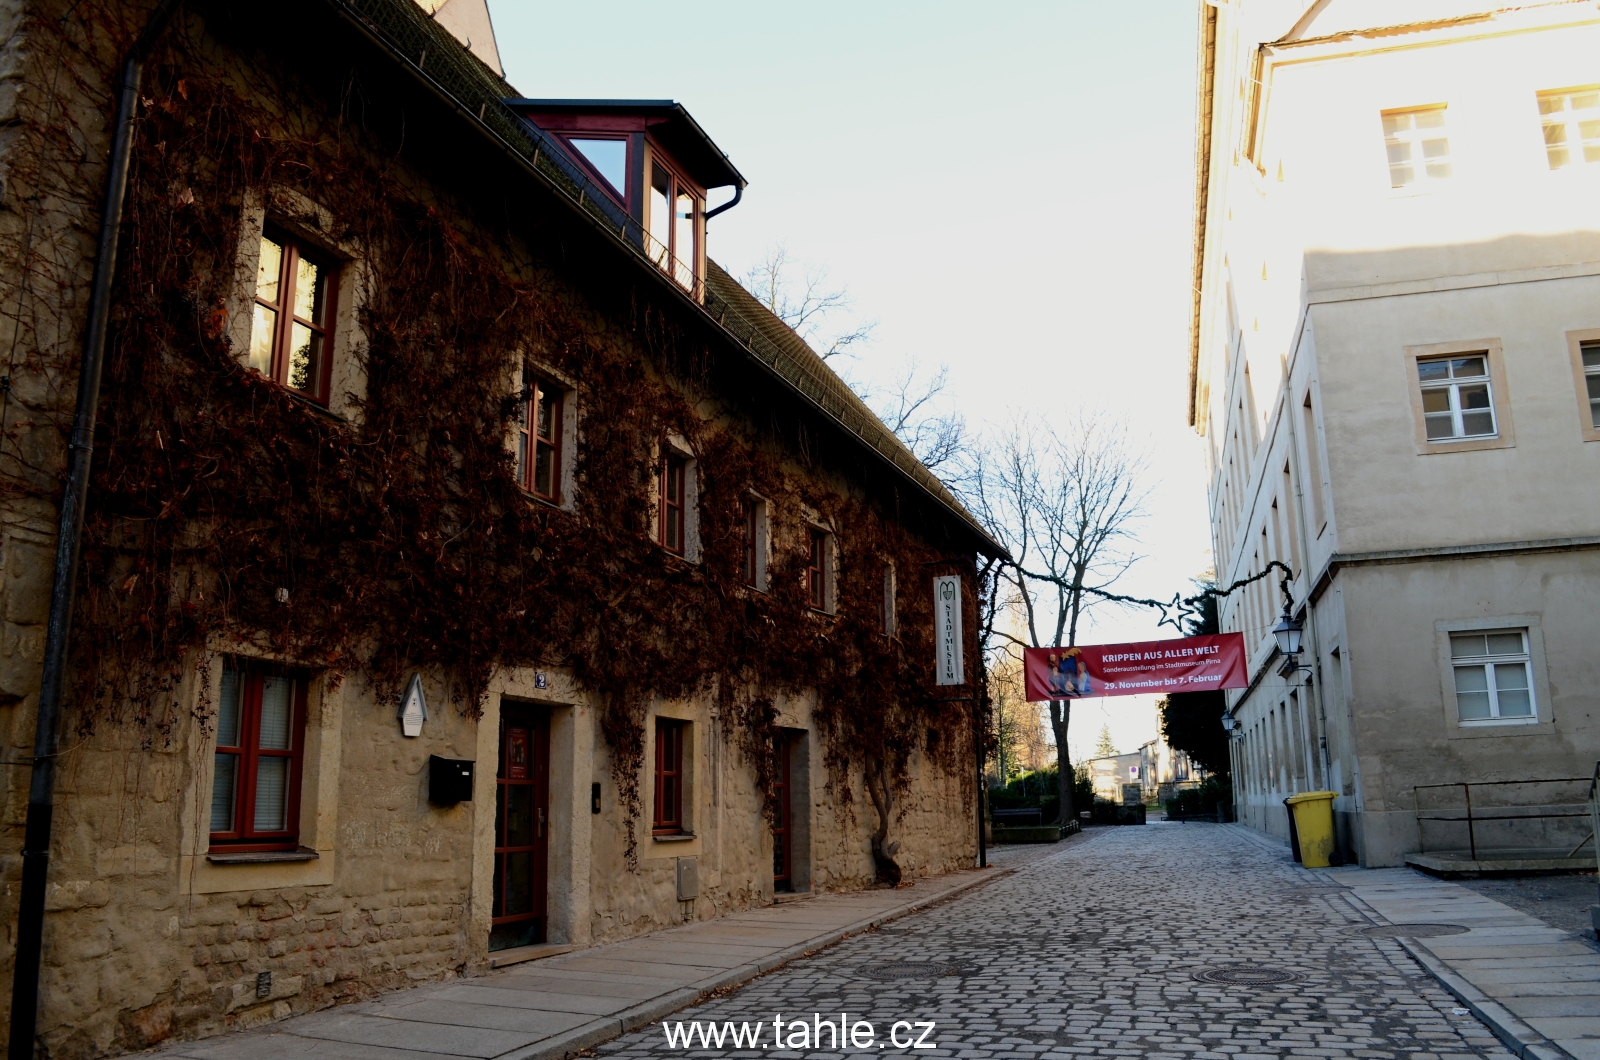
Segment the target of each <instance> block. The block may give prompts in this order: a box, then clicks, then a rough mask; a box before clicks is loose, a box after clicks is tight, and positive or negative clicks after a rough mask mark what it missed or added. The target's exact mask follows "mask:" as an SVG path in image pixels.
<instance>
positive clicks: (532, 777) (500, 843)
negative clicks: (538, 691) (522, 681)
mask: <svg viewBox="0 0 1600 1060" xmlns="http://www.w3.org/2000/svg"><path fill="white" fill-rule="evenodd" d="M495 796H496V798H495V818H494V918H493V921H492V924H493V927H492V928H491V929H490V932H489V948H490V949H491V950H504V949H510V948H511V947H513V946H529V945H532V944H534V943H537V942H544V941H545V890H546V887H545V884H546V880H545V876H546V869H547V866H548V864H549V854H550V827H549V818H550V715H549V713H548V712H547V711H543V710H532V709H528V708H519V707H515V706H512V705H509V704H508V705H505V706H503V707H502V709H501V713H500V772H499V774H498V776H497V778H496V782H495Z"/></svg>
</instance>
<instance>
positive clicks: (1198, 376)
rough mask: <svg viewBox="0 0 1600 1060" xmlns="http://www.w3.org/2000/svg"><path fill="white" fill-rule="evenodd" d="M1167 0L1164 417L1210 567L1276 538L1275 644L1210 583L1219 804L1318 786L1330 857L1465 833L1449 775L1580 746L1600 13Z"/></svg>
mask: <svg viewBox="0 0 1600 1060" xmlns="http://www.w3.org/2000/svg"><path fill="white" fill-rule="evenodd" d="M1199 12H1200V46H1201V62H1200V69H1201V83H1200V101H1201V102H1200V117H1199V160H1198V161H1199V170H1198V184H1197V194H1198V202H1197V231H1196V257H1195V276H1194V281H1195V292H1196V295H1195V304H1194V327H1193V334H1192V337H1193V347H1192V350H1191V362H1190V368H1191V382H1192V388H1191V406H1190V416H1191V422H1192V423H1193V425H1194V427H1195V429H1196V431H1197V432H1198V433H1199V434H1200V435H1201V436H1202V437H1203V438H1204V439H1205V443H1206V445H1205V449H1206V454H1207V459H1208V462H1209V476H1210V478H1209V490H1210V516H1211V527H1212V536H1213V542H1214V554H1215V556H1216V559H1217V574H1218V581H1219V582H1220V583H1223V584H1227V583H1229V582H1232V581H1234V580H1235V579H1236V578H1240V577H1244V576H1247V575H1250V574H1253V573H1256V572H1258V571H1261V570H1262V569H1263V568H1264V565H1266V564H1267V563H1269V562H1270V561H1272V560H1279V561H1281V562H1283V563H1285V564H1287V565H1288V566H1289V567H1290V568H1292V569H1293V571H1294V579H1293V582H1292V584H1291V586H1290V591H1291V595H1292V603H1291V605H1290V611H1291V615H1292V617H1293V618H1294V619H1295V620H1296V621H1298V622H1299V623H1301V625H1302V626H1303V628H1304V639H1305V643H1304V649H1303V651H1302V653H1301V654H1300V655H1299V656H1298V658H1297V659H1295V660H1292V661H1290V660H1286V659H1285V658H1284V657H1283V656H1281V655H1280V654H1279V652H1278V649H1277V647H1276V646H1275V642H1274V638H1273V636H1272V634H1271V630H1272V628H1273V626H1274V625H1275V624H1276V623H1277V622H1278V621H1279V618H1280V616H1281V613H1282V612H1283V601H1282V596H1281V594H1280V592H1279V590H1278V585H1277V582H1278V576H1277V575H1276V574H1275V575H1274V576H1273V577H1272V578H1270V579H1266V580H1263V581H1259V582H1257V583H1255V584H1254V585H1252V586H1250V587H1249V588H1248V589H1247V590H1245V591H1243V592H1239V593H1235V594H1234V595H1232V596H1230V597H1229V598H1228V599H1227V600H1226V601H1224V603H1223V607H1222V613H1221V621H1222V628H1223V629H1224V630H1225V631H1235V632H1242V633H1243V634H1244V635H1245V638H1246V644H1247V649H1248V651H1249V654H1250V660H1251V661H1250V678H1251V683H1250V686H1249V687H1248V688H1245V689H1242V690H1238V691H1233V692H1230V693H1229V694H1228V709H1229V711H1230V713H1231V715H1232V717H1233V719H1234V720H1235V722H1236V728H1235V734H1236V736H1237V737H1238V738H1237V739H1236V740H1235V742H1234V743H1233V782H1234V787H1235V792H1236V800H1237V808H1238V812H1239V816H1240V819H1241V820H1242V821H1244V822H1245V823H1248V824H1250V825H1252V826H1253V827H1256V828H1260V829H1264V830H1267V831H1270V832H1272V833H1274V834H1277V835H1280V836H1281V835H1285V834H1286V832H1287V820H1286V814H1285V810H1284V808H1283V805H1282V800H1283V798H1284V797H1285V796H1286V795H1289V794H1291V793H1294V792H1299V791H1307V790H1319V789H1326V790H1332V791H1335V792H1337V793H1338V798H1337V800H1336V803H1335V809H1336V813H1337V819H1338V827H1339V836H1340V841H1341V845H1342V847H1343V850H1344V853H1345V855H1346V856H1347V857H1353V858H1357V859H1359V860H1360V862H1361V863H1362V864H1365V865H1374V866H1376V865H1394V864H1398V863H1401V862H1403V861H1404V859H1405V857H1406V856H1407V855H1408V854H1415V853H1416V852H1418V851H1420V850H1422V849H1423V848H1424V847H1425V846H1426V847H1428V848H1429V849H1446V848H1451V847H1455V846H1459V847H1460V848H1463V849H1465V848H1466V846H1467V843H1468V841H1469V840H1468V836H1467V834H1466V831H1465V829H1464V828H1462V827H1460V826H1459V825H1451V824H1448V823H1441V822H1438V821H1433V820H1431V819H1430V814H1429V813H1428V810H1429V809H1430V808H1432V807H1440V806H1443V807H1448V808H1453V809H1459V808H1460V807H1461V806H1462V804H1463V802H1464V800H1465V798H1466V797H1467V795H1468V790H1467V789H1465V788H1462V787H1461V785H1468V784H1471V785H1487V784H1490V783H1491V782H1506V781H1512V782H1531V781H1550V782H1556V781H1560V780H1562V779H1563V778H1579V777H1587V776H1588V775H1589V774H1590V773H1591V772H1592V771H1593V769H1594V766H1595V760H1596V758H1597V757H1600V700H1597V693H1596V689H1597V687H1600V653H1596V652H1595V651H1594V646H1593V640H1594V630H1595V620H1594V614H1595V610H1596V605H1597V604H1600V490H1597V489H1595V488H1594V484H1595V483H1596V482H1600V222H1597V221H1596V214H1595V211H1594V204H1595V202H1596V200H1597V195H1600V61H1597V60H1596V55H1600V11H1597V10H1596V9H1595V6H1594V4H1592V3H1577V2H1572V3H1546V4H1536V5H1524V6H1511V5H1509V4H1493V3H1483V2H1478V3H1472V2H1465V0H1450V2H1447V0H1385V2H1382V3H1372V2H1359V0H1331V2H1329V0H1321V2H1318V3H1314V4H1313V3H1309V2H1307V0H1293V2H1291V0H1235V2H1232V3H1226V4H1223V3H1203V4H1201V5H1199ZM1477 790H1478V792H1479V794H1480V795H1482V794H1483V793H1484V792H1485V791H1487V789H1477ZM1495 790H1496V791H1498V792H1502V793H1506V792H1511V791H1513V790H1514V787H1513V786H1509V785H1497V786H1496V788H1495ZM1526 790H1528V791H1530V792H1532V791H1534V790H1535V787H1534V786H1529V787H1528V788H1527V789H1526ZM1552 790H1553V785H1552V786H1550V788H1549V789H1548V790H1546V791H1545V792H1544V793H1543V794H1530V795H1528V796H1526V798H1525V799H1524V801H1527V802H1547V801H1552V800H1555V799H1556V798H1557V796H1556V795H1554V794H1552V793H1551V791H1552ZM1508 797H1509V796H1508ZM1510 801H1513V802H1515V801H1517V800H1516V799H1510ZM1419 811H1420V812H1419ZM1452 829H1453V830H1452ZM1519 829H1520V832H1521V837H1522V841H1523V842H1525V844H1526V845H1528V846H1536V845H1538V844H1539V843H1541V842H1549V843H1551V844H1555V845H1563V844H1557V843H1556V841H1557V840H1558V839H1560V836H1561V833H1560V829H1559V828H1558V827H1557V826H1555V825H1547V824H1546V823H1543V822H1528V823H1526V824H1525V825H1523V826H1519ZM1581 836H1582V830H1579V831H1577V832H1575V833H1574V834H1573V835H1572V837H1571V839H1572V841H1571V842H1570V843H1565V844H1564V845H1565V846H1575V845H1576V843H1577V840H1578V839H1579V838H1581Z"/></svg>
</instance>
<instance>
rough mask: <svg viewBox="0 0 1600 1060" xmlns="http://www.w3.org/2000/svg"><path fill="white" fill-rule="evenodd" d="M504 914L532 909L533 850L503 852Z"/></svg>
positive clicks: (514, 914)
mask: <svg viewBox="0 0 1600 1060" xmlns="http://www.w3.org/2000/svg"><path fill="white" fill-rule="evenodd" d="M502 857H504V858H505V866H506V870H505V879H506V884H505V913H504V915H505V916H516V915H517V914H519V913H530V912H532V911H533V852H532V851H527V850H525V851H521V852H520V853H515V854H504V855H502Z"/></svg>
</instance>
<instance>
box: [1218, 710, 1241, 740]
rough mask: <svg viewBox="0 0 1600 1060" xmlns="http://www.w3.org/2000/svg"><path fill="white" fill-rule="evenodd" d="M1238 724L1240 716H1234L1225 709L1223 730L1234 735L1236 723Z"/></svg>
mask: <svg viewBox="0 0 1600 1060" xmlns="http://www.w3.org/2000/svg"><path fill="white" fill-rule="evenodd" d="M1238 724H1239V719H1238V718H1236V717H1234V716H1233V715H1232V714H1229V713H1228V712H1227V711H1223V712H1222V731H1223V732H1225V733H1227V734H1228V735H1229V736H1232V735H1233V730H1234V727H1235V726H1236V725H1238Z"/></svg>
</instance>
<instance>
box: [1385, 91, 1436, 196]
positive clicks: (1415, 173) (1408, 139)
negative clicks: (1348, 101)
mask: <svg viewBox="0 0 1600 1060" xmlns="http://www.w3.org/2000/svg"><path fill="white" fill-rule="evenodd" d="M1445 109H1446V108H1445V105H1444V104H1442V103H1441V104H1439V105H1437V106H1431V107H1411V108H1407V109H1405V110H1386V111H1384V112H1383V146H1384V149H1385V150H1386V151H1387V152H1388V156H1389V185H1390V186H1391V187H1395V188H1413V187H1426V186H1427V185H1429V184H1432V183H1434V182H1435V181H1440V180H1446V179H1448V178H1449V177H1450V175H1451V173H1452V166H1451V162H1450V138H1449V136H1448V134H1447V133H1446V130H1445Z"/></svg>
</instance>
